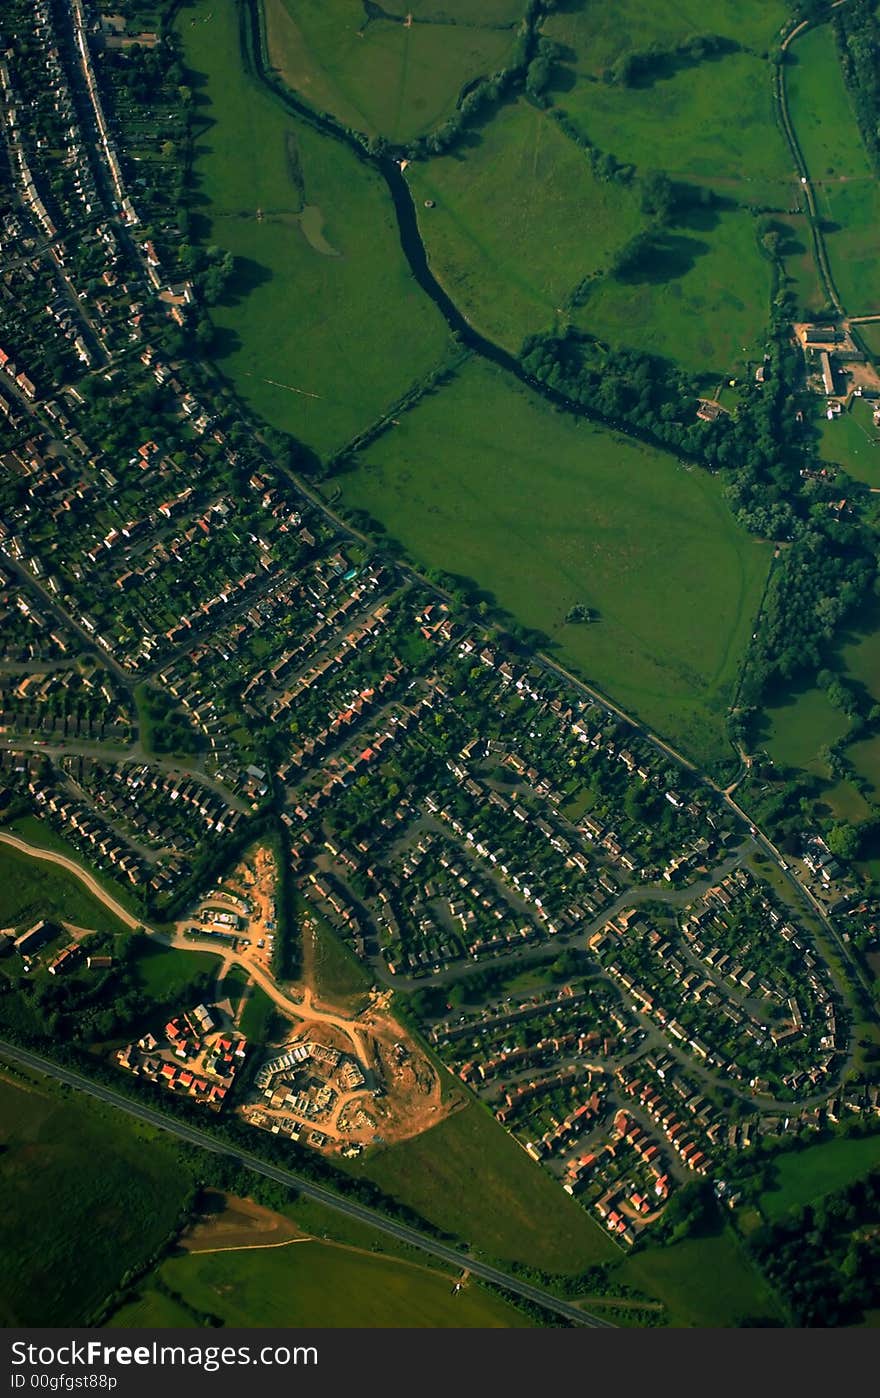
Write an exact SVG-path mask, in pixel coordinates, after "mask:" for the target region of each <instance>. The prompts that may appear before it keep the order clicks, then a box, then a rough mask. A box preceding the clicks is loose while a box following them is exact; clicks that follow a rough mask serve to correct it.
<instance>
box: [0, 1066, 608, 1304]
mask: <svg viewBox="0 0 880 1398" xmlns="http://www.w3.org/2000/svg"><path fill="white" fill-rule="evenodd" d="M0 1058H3V1059H5V1060H6V1061H7V1062H8V1063H13V1064H15V1065H17V1066H18V1067H20V1068H30V1069H32V1070H35V1071H37V1072H40V1073H45V1074H46V1075H47V1076H49V1077H52V1078H55V1080H56V1081H57V1082H62V1083H65V1084H66V1085H67V1086H68V1087H72V1088H74V1089H76V1091H78V1092H86V1093H88V1094H89V1096H91V1097H97V1098H98V1099H99V1100H100V1101H102V1102H106V1103H108V1105H109V1106H111V1107H116V1108H118V1109H119V1110H120V1111H123V1112H127V1113H128V1115H129V1116H133V1117H136V1118H137V1119H138V1121H143V1122H146V1123H147V1125H149V1126H156V1127H158V1128H159V1129H160V1130H162V1131H168V1132H170V1133H171V1135H173V1136H177V1137H178V1138H179V1139H180V1140H182V1141H186V1142H187V1144H188V1145H192V1146H197V1147H198V1148H199V1149H201V1150H209V1151H212V1152H213V1153H214V1154H215V1155H224V1156H228V1157H229V1158H231V1159H232V1160H233V1161H235V1163H236V1164H238V1165H242V1166H244V1168H245V1169H246V1170H252V1171H253V1172H254V1174H257V1175H263V1176H265V1178H266V1179H270V1180H275V1181H277V1183H278V1184H282V1185H285V1186H287V1188H289V1189H295V1190H297V1191H298V1192H299V1193H300V1194H303V1195H305V1197H306V1198H308V1199H314V1200H316V1201H317V1202H318V1203H319V1204H324V1205H325V1206H326V1207H327V1208H329V1209H333V1210H335V1212H336V1213H340V1214H344V1215H345V1216H346V1217H347V1218H354V1219H357V1220H358V1222H359V1223H365V1224H367V1225H368V1226H369V1227H370V1228H375V1229H376V1230H377V1231H378V1232H380V1233H385V1234H387V1235H388V1236H389V1237H391V1238H396V1239H397V1241H398V1242H401V1243H407V1244H409V1246H410V1247H416V1248H421V1250H422V1251H423V1252H427V1253H429V1254H430V1255H431V1256H432V1257H437V1258H439V1259H440V1261H441V1262H447V1263H450V1264H451V1265H452V1266H453V1267H460V1268H467V1270H468V1271H469V1272H470V1273H471V1274H472V1275H473V1276H475V1277H480V1278H481V1279H482V1280H483V1281H487V1282H491V1283H492V1284H493V1285H494V1286H501V1287H504V1289H505V1290H506V1291H510V1292H512V1293H513V1294H514V1295H515V1296H520V1297H522V1298H523V1300H525V1301H531V1302H533V1303H534V1304H535V1305H536V1306H542V1307H543V1308H544V1310H546V1311H549V1312H551V1314H553V1315H557V1316H560V1317H562V1318H564V1319H565V1320H567V1321H569V1322H571V1323H573V1324H574V1325H583V1326H589V1327H592V1328H595V1329H602V1330H614V1329H616V1326H614V1325H612V1323H611V1322H610V1321H607V1320H602V1319H601V1318H600V1317H599V1316H595V1315H591V1314H590V1313H589V1312H588V1311H582V1310H581V1309H580V1307H579V1306H575V1305H573V1304H572V1303H571V1302H568V1301H563V1300H560V1298H559V1297H557V1296H551V1295H550V1293H549V1292H547V1291H542V1290H541V1288H540V1287H537V1286H531V1285H530V1284H529V1283H528V1282H525V1281H522V1280H521V1279H520V1278H519V1277H512V1276H510V1275H509V1274H508V1273H507V1272H503V1271H502V1270H501V1269H500V1267H492V1266H490V1265H489V1263H487V1262H481V1261H480V1260H479V1259H477V1258H474V1257H471V1255H470V1254H469V1253H465V1252H460V1251H459V1250H458V1249H457V1248H453V1247H449V1246H448V1245H447V1244H446V1243H441V1242H438V1241H437V1240H436V1239H434V1238H429V1237H426V1236H425V1235H424V1234H423V1233H420V1232H419V1231H418V1230H417V1229H415V1228H410V1227H409V1226H408V1225H407V1224H405V1223H397V1222H396V1221H395V1220H394V1219H390V1218H386V1217H385V1216H384V1214H380V1213H378V1212H377V1211H376V1210H375V1209H368V1208H367V1207H366V1206H365V1205H363V1204H356V1203H355V1202H354V1201H353V1200H351V1199H345V1198H343V1197H342V1196H341V1195H339V1194H335V1193H334V1192H333V1190H331V1189H326V1188H325V1187H324V1186H323V1185H320V1184H315V1183H314V1182H313V1181H312V1180H309V1179H306V1178H304V1177H303V1176H302V1175H298V1174H296V1172H295V1171H293V1170H285V1169H282V1168H281V1167H280V1166H278V1165H270V1164H269V1163H268V1162H267V1161H265V1160H261V1159H260V1157H259V1156H258V1155H252V1154H251V1153H250V1152H249V1151H245V1150H239V1149H238V1148H236V1147H234V1146H231V1145H225V1144H224V1143H222V1142H220V1141H217V1140H215V1139H214V1138H213V1137H212V1136H209V1135H208V1134H207V1132H205V1131H199V1130H198V1128H197V1127H195V1126H189V1125H187V1124H186V1123H185V1122H181V1121H175V1120H174V1119H173V1118H171V1117H167V1116H165V1114H164V1113H163V1112H159V1111H156V1110H155V1109H154V1108H152V1107H147V1106H144V1105H142V1104H141V1103H139V1102H132V1101H129V1099H128V1098H127V1097H123V1096H122V1094H121V1093H119V1092H115V1091H114V1090H113V1089H112V1088H110V1087H105V1086H104V1084H103V1083H99V1082H94V1081H92V1079H90V1078H87V1077H84V1076H83V1075H82V1074H81V1073H76V1072H74V1071H73V1070H72V1069H70V1068H62V1067H61V1065H60V1064H58V1063H53V1062H52V1060H51V1059H49V1058H44V1057H43V1056H42V1055H41V1054H38V1053H32V1052H31V1051H30V1050H29V1049H22V1048H19V1047H18V1046H17V1045H15V1044H10V1043H7V1042H6V1041H5V1040H4V1039H0Z"/></svg>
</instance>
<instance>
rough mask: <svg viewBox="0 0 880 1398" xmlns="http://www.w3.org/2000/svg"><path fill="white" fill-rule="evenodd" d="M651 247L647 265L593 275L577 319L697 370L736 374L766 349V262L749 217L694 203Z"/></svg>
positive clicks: (695, 372)
mask: <svg viewBox="0 0 880 1398" xmlns="http://www.w3.org/2000/svg"><path fill="white" fill-rule="evenodd" d="M656 247H657V249H658V252H657V255H656V256H655V257H654V258H653V260H652V262H651V263H650V264H648V265H646V268H645V270H644V271H639V272H637V273H635V274H634V275H632V276H628V277H626V278H624V279H623V280H620V281H618V280H617V279H616V278H613V277H606V278H604V279H603V280H602V281H600V282H597V283H596V285H595V289H594V290H593V291H592V293H591V294H590V296H589V297H588V299H587V300H586V302H585V304H584V305H583V306H582V307H581V308H580V309H579V310H578V311H577V312H576V316H575V318H576V321H577V323H578V325H579V326H581V327H582V328H583V329H585V330H589V331H591V332H592V333H593V334H596V335H598V336H600V337H602V338H607V339H608V340H610V341H611V342H612V343H613V344H624V345H628V346H630V347H632V348H634V349H643V350H648V351H650V352H652V353H654V354H659V355H663V356H665V357H667V358H669V359H674V360H677V361H678V362H679V363H680V364H682V365H683V366H684V368H685V369H686V370H688V371H689V372H690V373H691V374H693V375H694V377H695V378H705V377H709V378H715V377H718V378H720V377H722V376H723V377H725V378H726V377H728V376H733V375H736V376H739V374H740V373H741V372H742V366H743V361H744V360H746V359H755V358H756V357H759V355H760V353H761V352H762V351H763V346H764V331H765V327H766V324H767V316H768V313H769V305H770V285H771V266H770V263H769V262H768V260H767V258H766V257H765V256H764V255H763V253H762V252H761V250H760V248H759V246H758V238H757V231H756V221H755V219H754V217H753V216H752V215H751V214H749V213H746V212H744V211H742V210H738V209H736V210H726V211H723V212H720V213H719V212H716V211H714V210H708V211H704V212H703V213H698V212H696V211H695V212H694V214H693V215H692V216H691V218H690V220H689V224H688V226H687V227H676V228H673V229H671V230H669V231H667V232H665V233H662V234H660V235H659V236H658V240H657V243H656Z"/></svg>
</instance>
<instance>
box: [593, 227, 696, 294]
mask: <svg viewBox="0 0 880 1398" xmlns="http://www.w3.org/2000/svg"><path fill="white" fill-rule="evenodd" d="M708 251H709V244H708V243H704V242H703V241H702V240H701V239H700V238H689V237H686V236H685V235H684V234H681V233H667V232H662V233H655V234H652V236H651V238H650V239H649V240H648V242H647V244H646V246H645V249H644V251H643V252H642V253H641V255H640V256H639V260H638V262H637V263H635V265H633V266H632V267H630V268H628V269H627V270H626V271H624V272H618V273H617V274H616V279H617V280H618V281H619V282H621V283H622V285H624V286H646V285H647V286H660V285H662V284H663V283H664V282H672V281H677V280H678V278H679V277H683V276H685V275H686V274H687V273H688V272H690V271H691V269H692V268H693V267H694V265H695V264H696V261H697V258H698V257H702V256H703V254H704V253H707V252H708Z"/></svg>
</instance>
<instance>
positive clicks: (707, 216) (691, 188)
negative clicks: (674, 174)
mask: <svg viewBox="0 0 880 1398" xmlns="http://www.w3.org/2000/svg"><path fill="white" fill-rule="evenodd" d="M673 191H674V198H675V212H674V213H673V216H672V221H673V223H674V224H675V227H676V228H687V229H688V230H689V231H690V232H691V233H711V232H713V231H714V229H716V228H717V227H718V224H719V222H720V217H721V214H722V213H724V212H728V213H729V212H731V211H732V210H734V209H737V208H738V207H739V205H738V204H737V202H736V200H735V199H730V198H727V197H726V196H725V195H721V194H716V193H715V191H714V190H710V189H706V188H705V186H703V185H695V184H685V183H683V182H681V181H679V182H676V183H675V184H674V185H673Z"/></svg>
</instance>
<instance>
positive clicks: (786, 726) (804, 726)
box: [766, 689, 849, 777]
mask: <svg viewBox="0 0 880 1398" xmlns="http://www.w3.org/2000/svg"><path fill="white" fill-rule="evenodd" d="M766 712H767V717H768V718H769V720H770V734H769V737H768V739H767V742H766V747H767V751H768V752H769V754H770V756H771V757H772V758H773V760H774V761H775V762H779V763H782V764H783V765H784V766H786V767H800V768H802V769H803V770H804V771H807V772H812V773H813V774H814V775H816V776H821V777H827V776H828V775H829V773H828V769H827V767H826V766H825V764H824V763H823V762H822V760H821V758H820V757H819V751H820V749H821V748H823V747H829V746H830V745H831V744H832V743H835V742H837V740H838V738H842V737H843V736H844V734H845V733H846V732H847V730H848V729H849V720H848V718H847V717H846V715H845V714H842V713H841V712H840V710H839V709H835V708H834V707H833V706H832V705H831V704H830V703H829V701H828V696H827V695H826V694H825V691H824V690H822V689H808V690H805V691H804V692H803V693H801V694H797V695H792V696H789V697H787V698H786V699H784V700H783V701H782V702H781V703H778V704H774V705H771V706H769V707H768V708H767V711H766Z"/></svg>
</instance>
